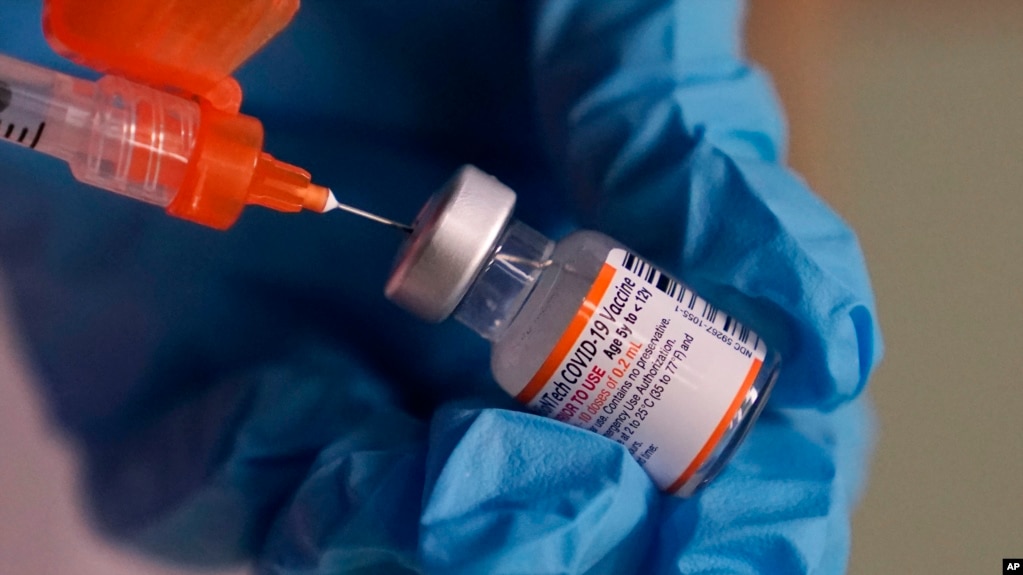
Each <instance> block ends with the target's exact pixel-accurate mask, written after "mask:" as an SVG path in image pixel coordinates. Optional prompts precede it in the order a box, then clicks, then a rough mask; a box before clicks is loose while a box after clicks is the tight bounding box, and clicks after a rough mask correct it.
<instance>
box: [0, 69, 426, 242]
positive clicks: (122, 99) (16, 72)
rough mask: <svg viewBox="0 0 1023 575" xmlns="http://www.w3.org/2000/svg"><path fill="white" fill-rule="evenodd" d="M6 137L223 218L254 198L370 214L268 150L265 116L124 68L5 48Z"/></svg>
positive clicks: (1, 84) (148, 194) (1, 76)
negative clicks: (65, 63) (115, 71)
mask: <svg viewBox="0 0 1023 575" xmlns="http://www.w3.org/2000/svg"><path fill="white" fill-rule="evenodd" d="M0 139H4V140H7V141H9V142H12V143H15V144H20V145H22V146H25V147H27V148H30V149H33V150H36V151H38V152H42V153H44V154H47V155H50V156H53V157H55V158H60V159H62V160H64V161H65V162H67V163H68V165H69V166H70V167H71V172H72V173H73V174H74V176H75V178H77V179H78V180H80V181H82V182H85V183H87V184H91V185H93V186H96V187H99V188H103V189H105V190H109V191H112V192H117V193H120V194H124V195H126V196H129V197H132V198H135V199H138V200H142V201H145V202H149V203H152V204H156V205H158V206H161V207H165V208H167V211H168V212H169V213H171V214H173V215H177V216H179V217H183V218H186V219H190V220H193V221H196V222H199V223H202V224H205V225H208V226H211V227H215V228H220V229H224V228H227V227H228V226H230V225H231V224H233V223H234V221H235V220H236V219H237V218H238V215H239V214H240V213H241V210H242V208H243V207H244V206H245V205H246V204H259V205H263V206H266V207H269V208H273V209H276V210H280V211H287V212H297V211H299V210H302V209H307V210H312V211H314V212H326V211H330V210H332V209H338V208H340V209H345V210H348V211H353V212H354V213H358V214H360V215H364V213H360V212H361V210H357V209H354V208H350V207H349V206H345V205H343V204H339V203H338V201H337V198H335V197H334V194H333V193H332V192H331V191H330V190H329V189H327V188H325V187H323V186H318V185H316V184H313V183H312V182H311V180H310V176H309V173H308V172H306V171H304V170H302V169H300V168H298V167H296V166H292V165H290V164H286V163H283V162H279V161H277V160H276V159H274V158H273V157H272V156H270V155H269V154H266V153H264V152H263V151H262V144H263V128H262V125H261V124H260V123H259V121H258V120H256V119H254V118H251V117H248V116H244V115H240V114H230V113H226V112H222V111H219V110H216V109H215V108H213V107H211V106H209V105H205V104H200V103H197V102H195V101H193V100H190V99H187V98H184V97H180V96H177V95H174V94H171V93H168V92H162V91H159V90H156V89H153V88H150V87H148V86H144V85H141V84H137V83H134V82H131V81H129V80H126V79H124V78H120V77H117V76H106V77H103V78H102V79H100V80H99V81H97V82H91V81H88V80H83V79H79V78H74V77H72V76H68V75H66V74H61V73H59V72H55V71H53V70H47V69H44V68H40V67H38V66H34V65H32V64H28V63H26V62H22V61H19V60H15V59H13V58H10V57H7V56H3V55H0ZM373 218H374V219H376V220H377V221H382V223H387V224H389V225H393V226H397V227H401V228H406V227H407V226H403V225H402V224H399V223H396V222H391V221H390V220H385V219H383V218H379V217H376V216H373Z"/></svg>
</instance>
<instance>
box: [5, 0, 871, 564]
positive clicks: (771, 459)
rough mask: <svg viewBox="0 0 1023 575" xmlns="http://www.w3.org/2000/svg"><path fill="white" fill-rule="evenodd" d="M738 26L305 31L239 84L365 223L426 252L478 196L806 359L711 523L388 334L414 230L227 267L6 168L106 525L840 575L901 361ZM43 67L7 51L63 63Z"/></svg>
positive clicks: (212, 547)
mask: <svg viewBox="0 0 1023 575" xmlns="http://www.w3.org/2000/svg"><path fill="white" fill-rule="evenodd" d="M0 14H3V15H4V19H5V21H9V22H10V23H11V24H12V25H13V24H20V26H13V27H12V28H13V29H21V30H29V29H32V26H33V25H36V23H37V22H38V8H37V7H36V8H33V9H29V8H26V7H25V5H24V3H21V2H16V1H13V0H11V1H2V0H0ZM742 16H743V6H742V3H740V2H737V1H734V0H678V1H675V2H668V1H638V2H629V3H625V2H588V1H567V0H563V1H553V0H551V1H541V2H531V3H527V2H518V1H508V2H489V3H472V4H466V3H462V2H457V1H455V0H443V1H439V2H437V3H434V4H431V5H430V6H428V7H427V6H418V5H415V4H402V5H400V7H396V6H395V5H393V4H391V3H387V2H377V1H376V0H372V1H367V2H357V1H354V0H353V1H351V2H343V3H342V2H332V1H326V0H324V1H317V0H307V1H305V2H303V7H302V10H301V11H300V13H299V15H298V17H297V18H296V21H295V22H294V24H293V25H292V26H291V27H290V28H289V29H288V30H287V31H285V33H284V34H283V35H282V36H281V37H280V38H278V39H276V40H275V41H274V42H273V43H272V44H271V45H270V46H269V47H268V48H267V50H266V51H264V52H263V53H262V54H260V55H258V56H257V57H256V59H255V60H254V61H253V62H252V64H251V65H250V66H248V67H247V68H246V69H244V70H242V71H241V72H240V73H239V79H240V81H241V83H242V85H243V86H244V87H245V92H246V103H245V106H246V110H247V111H248V112H249V113H251V114H253V115H256V116H257V117H260V118H262V119H263V120H264V121H265V123H266V126H267V142H268V145H270V146H271V149H270V151H271V152H272V153H274V154H275V155H276V156H278V157H281V158H282V159H285V160H286V161H293V162H295V163H298V164H300V165H303V167H306V168H309V169H310V170H311V171H312V172H313V173H314V174H315V175H316V177H317V179H318V180H320V181H323V182H325V183H328V184H330V185H331V186H332V187H333V188H334V189H335V190H337V191H340V192H341V193H342V195H343V197H344V199H347V200H348V201H350V202H351V203H353V204H356V205H359V206H361V207H366V208H369V209H371V210H375V211H378V212H381V213H383V214H384V215H388V216H391V217H396V218H398V219H409V218H411V215H412V214H414V212H415V210H416V209H417V208H418V206H419V205H420V204H421V203H422V202H423V201H424V200H425V199H426V197H427V196H428V195H429V194H430V193H431V192H432V191H433V189H434V188H435V187H436V186H438V185H439V184H441V183H442V182H443V181H444V179H445V178H446V177H447V176H448V175H449V174H450V172H451V171H452V170H453V169H454V168H455V167H456V166H457V165H459V164H461V163H464V162H473V163H476V164H477V165H479V166H480V167H482V168H484V169H486V170H488V171H491V172H492V173H494V174H495V175H497V176H498V177H500V178H501V179H502V180H503V181H505V182H507V183H509V184H510V185H512V187H514V188H515V189H516V190H517V191H518V192H519V193H520V211H519V216H520V217H521V219H523V220H524V221H526V222H527V223H530V224H532V225H535V226H536V227H538V228H539V229H541V230H542V231H545V232H547V233H549V234H552V235H556V234H558V233H560V232H563V231H564V230H566V229H569V228H572V227H576V226H577V225H579V223H580V222H581V223H584V224H585V225H588V226H592V227H596V228H599V229H601V230H603V231H605V232H608V233H609V234H611V235H613V236H615V237H617V238H619V239H620V240H622V241H623V242H624V243H626V244H627V245H630V246H632V247H633V248H634V249H636V250H637V251H638V252H640V253H643V254H644V255H646V256H647V257H649V258H651V259H653V260H655V261H656V262H657V263H658V264H660V265H661V266H664V267H665V268H667V269H670V270H671V271H672V272H674V273H675V274H676V275H678V276H679V277H681V278H682V279H684V280H686V281H687V282H689V283H690V284H692V285H693V286H694V287H695V288H696V289H697V290H698V291H700V292H701V293H702V294H703V295H705V296H706V297H708V299H710V300H712V301H714V302H715V303H716V304H718V305H720V306H721V307H724V308H726V309H729V310H730V311H732V312H734V313H735V314H736V315H739V316H742V317H744V318H748V319H749V321H748V323H750V324H751V326H752V327H754V328H755V329H757V330H758V331H759V332H760V333H761V334H762V335H764V336H765V337H766V338H767V339H768V340H769V341H770V342H771V344H772V345H774V346H775V347H777V348H778V349H779V350H780V351H781V352H782V354H783V357H784V362H785V364H784V367H783V371H782V374H781V378H780V380H779V382H778V384H777V388H776V395H775V396H774V397H773V398H772V400H771V403H770V404H769V406H768V410H767V411H766V412H765V414H764V415H763V416H762V420H761V421H760V422H759V423H758V424H757V425H756V426H755V428H754V430H753V432H752V433H751V434H750V436H749V438H748V439H747V441H746V443H745V444H744V446H743V447H742V448H741V449H740V450H739V452H738V453H737V455H736V457H735V458H734V459H733V461H732V463H731V464H730V465H729V466H728V467H727V468H726V470H725V472H724V473H723V474H722V475H721V476H720V477H719V478H718V479H717V480H716V481H715V482H714V483H713V484H711V485H710V486H709V487H708V488H706V489H705V490H703V491H701V492H700V493H699V494H698V495H697V496H696V497H693V498H691V499H688V500H680V499H675V498H671V497H668V496H664V495H662V494H659V493H658V492H657V491H656V490H655V488H654V487H653V485H652V484H651V482H650V481H649V479H648V478H647V477H646V476H645V475H644V473H643V472H642V470H641V469H640V468H639V466H638V465H637V464H636V463H635V462H633V461H632V459H631V458H630V457H629V455H628V453H627V452H626V451H625V450H624V449H623V448H622V447H620V446H618V445H617V444H614V443H612V442H609V441H606V440H604V439H603V438H601V437H598V436H595V435H594V434H591V433H588V432H585V431H581V430H578V429H574V428H570V427H567V426H564V425H561V424H558V423H556V422H554V421H551V420H547V419H543V418H539V417H536V416H533V415H530V414H527V413H525V412H523V411H522V410H521V408H519V407H518V406H516V405H514V404H513V403H512V402H511V400H509V399H507V398H505V397H503V395H502V394H501V393H500V391H499V390H498V389H497V387H496V386H495V385H494V384H493V382H492V381H491V380H490V377H489V375H488V373H487V372H488V368H487V351H486V346H485V344H484V343H483V342H480V341H477V340H476V338H475V336H473V335H472V334H470V333H468V332H467V330H464V329H462V328H460V327H458V326H453V325H450V324H447V325H440V326H433V325H422V324H419V323H417V322H416V320H414V319H413V318H411V317H410V316H408V315H406V314H404V313H403V312H401V311H400V310H396V309H394V308H393V307H392V306H390V305H389V304H388V303H387V302H386V301H384V299H383V297H382V294H381V288H382V285H383V282H384V280H385V278H386V276H387V273H388V269H389V266H390V261H391V258H392V257H393V254H394V251H395V250H396V249H397V246H398V244H399V243H400V240H401V238H400V237H397V236H395V235H393V234H394V232H393V231H392V230H385V229H380V228H377V227H374V226H373V225H372V224H366V223H364V222H358V221H353V220H350V219H349V220H342V219H340V217H334V216H317V215H297V216H291V215H280V214H275V213H269V212H261V211H258V210H254V211H250V212H249V213H246V215H245V216H243V218H242V221H240V222H239V224H238V225H237V226H236V227H235V228H233V229H232V230H231V231H230V232H228V233H226V234H220V233H216V232H212V231H208V230H204V229H200V228H197V227H195V226H193V225H191V224H188V223H185V222H179V221H174V220H171V219H170V218H167V217H166V216H164V215H163V214H161V213H160V212H159V211H158V210H154V209H152V208H151V207H148V206H141V205H137V204H135V203H131V202H129V201H127V200H124V199H122V198H118V197H115V196H112V195H110V194H107V193H105V192H98V191H95V190H91V189H89V188H87V187H84V186H79V185H77V184H75V183H74V182H72V181H71V180H70V178H68V177H67V176H66V175H65V174H63V173H62V172H58V171H54V170H53V165H52V164H50V163H47V161H45V160H44V159H40V158H36V157H33V156H31V155H29V154H27V153H24V151H23V150H18V149H12V148H11V147H9V146H8V147H6V148H0V165H3V166H4V168H5V178H4V180H3V181H2V182H0V196H2V198H3V201H4V206H5V209H4V210H0V266H2V269H3V271H4V273H5V274H6V276H7V279H8V282H9V284H10V288H11V291H12V295H13V298H12V306H13V308H14V309H13V311H14V312H15V314H16V315H17V317H18V319H19V325H20V327H21V329H22V332H23V333H24V335H25V338H26V340H27V342H28V344H29V345H28V349H29V353H30V355H31V359H32V361H33V365H34V366H35V367H36V369H37V371H38V373H39V375H40V391H41V393H42V394H43V396H44V397H45V398H46V400H47V405H48V406H49V409H50V412H51V416H52V419H53V421H54V423H55V424H56V425H58V426H59V427H60V428H61V430H62V431H63V433H64V434H65V436H66V437H67V438H68V439H69V440H70V441H71V442H72V444H73V445H74V446H75V447H76V449H77V450H78V452H79V454H80V459H81V461H82V469H83V483H84V487H85V489H84V492H85V493H86V494H87V497H88V501H89V508H90V510H91V516H92V518H93V520H94V523H95V525H96V526H97V527H98V528H99V529H101V530H102V531H103V532H105V533H107V534H108V535H110V536H112V537H115V538H118V539H120V540H122V541H125V542H127V543H128V544H131V545H135V546H137V547H139V548H142V549H144V550H146V551H148V552H151V553H155V554H158V555H160V556H162V557H166V558H170V559H173V560H176V561H181V562H185V563H190V564H198V565H204V566H211V565H213V566H216V565H223V564H228V563H234V562H238V561H246V560H251V561H253V562H254V564H255V570H256V571H257V572H258V573H260V574H268V575H269V574H274V575H299V574H302V575H312V574H332V575H333V574H342V573H374V574H378V573H445V574H449V573H455V574H457V573H465V574H469V573H487V574H498V573H551V574H553V573H586V574H603V573H606V574H626V573H821V574H831V573H840V572H842V571H843V570H844V567H845V562H846V559H847V555H848V544H849V516H850V510H851V508H852V506H853V504H854V502H855V500H856V497H857V495H858V493H859V491H860V489H861V487H862V485H863V481H864V474H865V468H866V461H867V457H868V455H869V449H870V443H871V434H870V430H871V428H872V426H871V414H870V410H869V406H868V405H867V404H866V400H865V399H864V398H863V397H862V396H860V392H861V390H862V388H863V385H864V383H865V382H866V380H867V377H868V375H869V373H870V370H871V368H872V367H873V365H874V364H875V363H876V362H877V361H878V359H879V358H880V354H881V349H882V346H881V340H880V335H879V333H878V328H877V324H876V321H875V319H874V318H875V314H874V303H873V299H872V294H871V290H870V287H869V282H868V278H867V274H866V269H865V266H864V264H863V258H862V256H861V254H860V251H859V248H858V246H857V243H856V240H855V236H854V235H853V233H852V232H851V231H850V230H849V228H848V226H846V225H845V224H844V223H843V222H842V221H841V220H840V219H839V218H838V217H837V216H835V215H834V214H833V213H832V212H831V211H830V210H829V209H828V208H827V207H826V206H824V205H823V204H822V203H821V202H820V201H819V200H818V199H816V198H815V197H814V196H813V195H812V193H811V192H810V191H809V190H808V189H807V188H806V186H805V185H804V184H803V183H802V182H801V181H800V180H799V179H798V177H796V176H795V175H794V174H792V173H791V172H790V171H789V170H788V169H787V168H786V167H785V165H784V150H783V142H782V141H783V124H782V121H781V119H780V118H781V114H780V111H779V110H778V108H777V105H776V103H775V99H774V96H773V93H772V91H771V88H770V85H769V84H768V82H767V81H766V79H765V78H764V76H763V75H762V74H761V73H760V72H758V71H757V70H755V69H754V68H752V67H750V66H749V65H748V64H747V63H746V62H745V61H744V58H743V55H742V53H741V50H740V30H741V22H742ZM40 44H41V41H40V40H39V38H38V37H33V36H31V35H28V34H23V35H21V36H19V37H5V38H0V50H3V51H5V52H7V53H12V54H14V55H16V56H21V57H25V58H29V59H35V60H36V61H39V62H44V63H52V62H54V61H55V59H54V58H53V56H52V55H46V54H45V52H43V51H42V49H41V48H40ZM41 174H45V176H41Z"/></svg>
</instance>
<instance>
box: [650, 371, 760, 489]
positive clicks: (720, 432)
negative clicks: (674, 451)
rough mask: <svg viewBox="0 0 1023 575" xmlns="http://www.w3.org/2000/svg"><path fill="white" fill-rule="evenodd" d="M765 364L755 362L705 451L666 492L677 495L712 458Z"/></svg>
mask: <svg viewBox="0 0 1023 575" xmlns="http://www.w3.org/2000/svg"><path fill="white" fill-rule="evenodd" d="M763 364H764V362H763V361H762V360H759V359H754V360H753V365H751V366H750V368H749V372H747V373H746V379H744V380H743V381H742V386H740V387H739V393H736V394H735V399H733V400H732V404H731V405H729V406H728V410H727V411H725V415H724V416H723V417H722V418H721V421H719V422H718V425H717V427H716V428H714V433H711V434H710V438H709V439H708V440H707V443H704V444H703V449H701V450H700V452H699V453H697V454H696V457H695V458H694V459H693V461H692V463H690V464H689V467H686V470H685V471H683V472H682V475H679V476H678V479H676V480H675V481H674V483H672V484H671V485H670V486H669V487H668V488H667V489H666V490H665V491H666V492H668V493H675V492H676V491H678V490H679V489H681V488H682V486H683V485H685V484H686V482H687V481H689V480H690V479H691V478H692V477H693V474H695V473H696V470H697V469H699V468H700V466H701V465H703V463H704V461H706V460H707V458H708V457H710V454H711V453H712V452H713V451H714V448H715V447H717V444H718V442H719V441H721V438H722V437H723V436H724V435H725V432H726V431H727V430H728V424H730V423H731V422H732V418H734V417H735V412H737V411H739V408H740V407H742V402H743V401H745V399H746V394H747V393H748V392H749V388H750V387H751V386H752V385H753V382H754V381H755V380H756V379H757V374H758V373H760V366H761V365H763Z"/></svg>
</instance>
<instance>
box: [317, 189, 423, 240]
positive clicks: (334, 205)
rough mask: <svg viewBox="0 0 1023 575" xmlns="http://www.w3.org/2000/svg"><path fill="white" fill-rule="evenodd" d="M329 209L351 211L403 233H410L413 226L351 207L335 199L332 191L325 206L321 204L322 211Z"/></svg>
mask: <svg viewBox="0 0 1023 575" xmlns="http://www.w3.org/2000/svg"><path fill="white" fill-rule="evenodd" d="M331 210H342V211H345V212H348V213H351V214H355V215H357V216H362V217H364V218H366V219H367V220H373V221H374V222H377V223H380V224H384V225H387V226H391V227H395V228H398V229H399V230H401V231H403V232H405V233H409V234H410V233H412V229H413V228H412V226H410V225H407V224H403V223H401V222H396V221H394V220H389V219H387V218H384V217H381V216H378V215H376V214H373V213H370V212H367V211H366V210H360V209H359V208H356V207H352V206H349V205H346V204H342V203H341V202H339V201H337V197H336V196H335V195H334V192H333V191H330V194H329V195H328V196H327V204H326V205H325V206H323V211H324V212H329V211H331Z"/></svg>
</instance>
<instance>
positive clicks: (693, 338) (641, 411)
mask: <svg viewBox="0 0 1023 575" xmlns="http://www.w3.org/2000/svg"><path fill="white" fill-rule="evenodd" d="M766 353H767V347H766V345H765V344H764V343H763V342H762V341H761V340H760V338H759V336H757V334H755V333H754V332H752V331H751V330H749V329H748V328H747V327H745V326H743V325H742V324H740V323H738V322H737V321H735V319H734V318H732V317H731V316H729V315H728V314H725V313H724V312H721V311H720V310H718V309H716V308H715V307H714V306H712V305H710V303H708V302H707V301H706V300H704V299H703V298H701V297H700V296H698V295H697V294H696V293H694V292H693V291H692V290H691V289H689V288H688V287H687V286H685V285H684V284H682V283H680V282H678V281H676V280H674V279H672V278H670V277H669V276H666V275H664V274H663V273H661V272H660V271H659V270H657V269H656V268H654V267H653V266H652V265H650V264H649V263H647V262H645V261H644V260H642V259H640V258H638V257H636V256H635V255H633V254H631V253H629V252H627V251H626V250H623V249H613V250H611V251H610V252H609V253H608V256H607V258H606V260H605V262H604V265H603V268H602V269H601V271H600V273H599V274H598V276H597V279H596V280H595V281H594V282H593V285H592V286H591V288H590V290H589V293H588V294H587V295H586V298H585V300H584V301H583V303H582V305H581V306H580V307H579V309H578V311H577V312H576V315H575V317H574V318H573V320H572V322H571V323H570V324H569V326H568V328H566V330H565V332H564V333H563V334H562V336H561V338H560V339H559V340H558V343H557V344H556V345H555V346H554V349H553V350H552V351H551V353H550V355H549V356H548V357H547V359H546V360H545V361H544V363H543V364H542V365H541V367H540V369H539V370H538V371H537V373H536V375H534V376H533V378H532V379H531V380H530V381H529V383H528V384H527V385H526V387H525V388H523V390H522V392H521V393H519V394H518V396H517V399H518V400H519V401H522V402H523V403H525V404H527V405H528V406H529V407H530V408H531V409H533V410H534V411H536V412H538V413H540V414H542V415H545V416H547V417H553V418H555V419H557V420H559V421H563V422H566V423H570V424H572V425H575V426H577V427H581V428H584V429H588V430H590V431H592V432H594V433H599V434H600V435H603V436H604V437H607V438H610V439H613V440H614V441H617V442H618V443H620V444H622V445H624V446H625V447H626V448H628V450H629V453H630V454H632V456H633V457H634V458H635V459H636V461H638V462H639V463H640V465H642V466H643V468H644V469H645V470H646V471H647V473H649V474H650V476H651V477H652V478H653V479H654V481H655V482H656V483H657V484H658V486H660V487H661V489H664V490H665V491H667V492H669V493H673V492H675V491H677V490H679V488H681V487H682V486H683V485H685V484H686V482H687V481H688V480H689V479H690V478H692V477H693V475H694V474H695V473H696V471H697V470H698V469H699V468H700V467H701V466H702V465H703V464H704V463H705V462H706V461H707V459H708V458H709V457H710V455H711V454H712V453H713V452H714V448H715V447H716V446H717V444H718V442H719V441H720V440H721V439H722V437H723V436H724V435H725V433H726V432H727V431H728V429H729V426H730V425H731V423H732V420H733V419H734V417H735V415H736V413H737V412H738V410H739V409H740V407H741V406H742V404H743V401H744V399H745V397H746V394H747V392H748V391H749V388H750V386H751V385H753V382H754V381H755V380H756V377H757V374H758V373H759V371H760V367H761V365H762V364H763V359H764V357H765V356H766Z"/></svg>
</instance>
